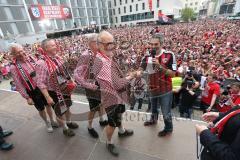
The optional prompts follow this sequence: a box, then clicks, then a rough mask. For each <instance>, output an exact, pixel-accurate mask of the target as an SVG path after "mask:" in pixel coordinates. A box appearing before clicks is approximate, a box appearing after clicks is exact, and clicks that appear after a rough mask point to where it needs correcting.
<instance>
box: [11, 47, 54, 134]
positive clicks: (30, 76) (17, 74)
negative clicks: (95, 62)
mask: <svg viewBox="0 0 240 160" xmlns="http://www.w3.org/2000/svg"><path fill="white" fill-rule="evenodd" d="M10 53H11V56H12V58H13V63H12V65H11V67H10V71H11V74H12V77H13V80H14V82H15V84H16V90H17V91H18V92H19V93H20V94H21V95H22V97H23V98H25V99H26V100H27V103H28V104H29V105H34V106H35V108H36V109H37V110H38V112H39V115H40V117H41V118H42V119H43V121H44V122H45V124H46V127H47V131H48V132H49V133H51V132H53V128H52V127H54V128H57V127H58V124H57V122H56V121H55V120H54V119H53V114H52V109H51V107H49V106H48V104H47V101H46V99H45V98H44V96H43V94H42V93H41V91H40V90H39V88H38V87H37V85H36V63H35V62H34V61H33V59H32V58H31V59H30V58H29V57H27V56H26V55H27V54H26V52H25V51H24V49H23V47H22V46H21V45H20V44H12V45H11V47H10ZM46 111H47V114H48V116H49V118H50V121H51V122H49V121H48V119H47V114H46Z"/></svg>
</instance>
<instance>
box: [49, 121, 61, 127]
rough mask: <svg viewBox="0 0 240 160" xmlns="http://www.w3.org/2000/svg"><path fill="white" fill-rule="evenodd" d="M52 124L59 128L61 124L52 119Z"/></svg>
mask: <svg viewBox="0 0 240 160" xmlns="http://www.w3.org/2000/svg"><path fill="white" fill-rule="evenodd" d="M51 125H52V127H53V128H58V127H59V124H58V123H57V122H56V121H52V122H51Z"/></svg>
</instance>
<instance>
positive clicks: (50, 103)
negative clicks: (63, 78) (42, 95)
mask: <svg viewBox="0 0 240 160" xmlns="http://www.w3.org/2000/svg"><path fill="white" fill-rule="evenodd" d="M46 100H47V103H48V105H49V106H52V105H54V104H55V103H54V101H53V99H52V97H50V96H48V97H47V98H46Z"/></svg>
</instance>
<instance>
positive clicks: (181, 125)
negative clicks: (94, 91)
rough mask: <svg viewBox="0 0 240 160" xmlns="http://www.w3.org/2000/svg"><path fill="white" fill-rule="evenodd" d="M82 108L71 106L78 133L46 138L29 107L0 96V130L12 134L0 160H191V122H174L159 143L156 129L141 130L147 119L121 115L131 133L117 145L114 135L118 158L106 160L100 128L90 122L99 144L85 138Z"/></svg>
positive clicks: (14, 95) (193, 137) (135, 114)
mask: <svg viewBox="0 0 240 160" xmlns="http://www.w3.org/2000/svg"><path fill="white" fill-rule="evenodd" d="M87 111H88V106H87V104H86V103H82V102H80V103H79V102H77V103H74V105H73V107H72V112H73V113H74V117H73V118H74V120H78V121H77V123H78V124H79V129H77V130H75V133H76V136H75V137H73V138H67V137H64V135H63V134H62V130H61V129H56V130H54V132H53V133H47V132H46V128H45V125H44V124H43V123H42V121H41V119H40V118H39V116H38V114H37V112H36V110H35V108H34V107H31V106H28V105H27V104H26V102H25V101H24V99H22V98H21V96H20V95H19V94H17V93H13V92H7V91H0V125H1V126H2V127H3V128H4V129H11V130H13V131H14V134H13V135H12V136H10V137H8V138H7V139H6V140H7V141H8V142H12V143H14V146H15V147H14V149H13V150H11V151H8V152H3V151H0V160H114V159H118V160H195V159H196V133H195V127H194V125H195V124H196V123H201V122H197V121H190V120H183V119H176V118H174V120H173V121H174V132H173V134H172V135H171V136H167V137H165V138H159V137H158V136H157V134H158V131H160V130H161V129H162V128H163V121H162V120H159V122H158V125H156V126H152V127H144V126H143V121H144V120H145V119H146V118H147V117H148V116H149V115H148V114H145V113H139V112H132V111H127V112H126V114H125V115H124V117H123V118H124V124H125V126H126V128H131V129H133V130H134V132H135V133H134V135H133V136H132V137H128V138H123V139H120V138H118V137H117V134H116V133H115V135H114V142H115V143H116V145H117V147H118V148H119V150H120V155H119V157H117V158H116V157H113V156H111V155H110V154H109V153H108V152H107V150H106V144H105V142H106V136H105V132H104V128H101V127H100V126H99V125H98V118H96V119H95V121H94V128H95V129H96V130H97V131H98V133H99V134H100V139H98V140H95V139H92V138H91V137H90V136H89V135H88V132H87V121H86V115H87V114H86V113H87Z"/></svg>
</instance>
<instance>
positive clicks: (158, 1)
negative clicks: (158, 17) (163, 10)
mask: <svg viewBox="0 0 240 160" xmlns="http://www.w3.org/2000/svg"><path fill="white" fill-rule="evenodd" d="M159 7H160V0H157V8H159Z"/></svg>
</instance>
